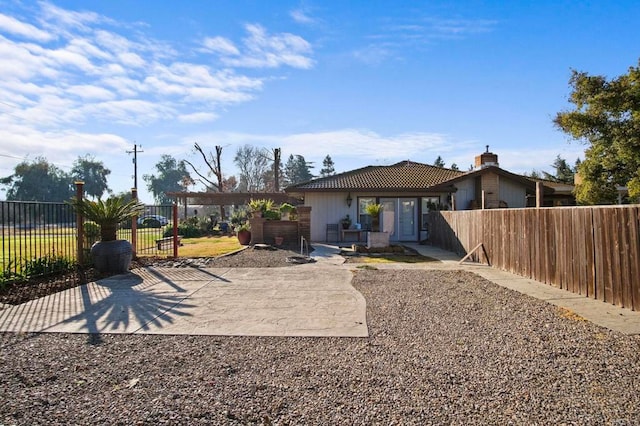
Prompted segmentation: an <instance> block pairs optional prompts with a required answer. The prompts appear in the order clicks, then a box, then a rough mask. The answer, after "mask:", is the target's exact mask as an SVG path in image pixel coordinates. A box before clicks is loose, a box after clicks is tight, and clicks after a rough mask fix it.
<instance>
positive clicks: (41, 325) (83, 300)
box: [0, 271, 210, 344]
mask: <svg viewBox="0 0 640 426" xmlns="http://www.w3.org/2000/svg"><path fill="white" fill-rule="evenodd" d="M155 274H156V275H151V276H150V277H145V278H144V279H143V277H142V276H140V275H138V274H135V273H128V274H124V275H120V276H116V277H110V278H106V279H103V280H99V281H97V282H94V283H89V284H85V285H82V286H79V287H75V288H72V289H69V290H65V291H63V292H60V293H56V294H53V295H50V296H47V297H44V298H41V299H36V300H33V301H30V302H27V303H24V304H22V305H18V306H11V307H5V309H2V310H0V330H2V331H13V332H69V333H88V334H89V338H88V341H89V343H91V344H99V343H101V342H102V338H101V337H100V335H101V334H105V333H106V334H109V333H118V334H120V333H122V334H131V333H137V332H144V331H150V330H158V329H162V328H164V327H167V326H170V325H172V324H174V323H175V322H176V320H177V319H178V318H181V317H189V316H192V314H191V313H189V310H190V309H191V308H193V307H194V305H192V304H189V303H185V299H186V298H187V297H188V296H189V295H190V294H191V293H190V292H189V291H188V290H186V289H184V288H183V287H181V286H180V285H179V284H178V283H176V282H175V281H172V280H170V279H169V278H168V277H161V276H157V275H158V272H157V271H156V272H155ZM159 275H162V274H159ZM207 278H208V279H209V280H210V277H208V276H207ZM150 281H151V282H150ZM169 283H170V284H169Z"/></svg>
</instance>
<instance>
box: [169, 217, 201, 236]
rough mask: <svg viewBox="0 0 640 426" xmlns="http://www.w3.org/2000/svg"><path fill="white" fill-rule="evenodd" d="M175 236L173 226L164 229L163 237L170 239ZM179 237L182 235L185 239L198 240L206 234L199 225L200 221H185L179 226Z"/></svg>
mask: <svg viewBox="0 0 640 426" xmlns="http://www.w3.org/2000/svg"><path fill="white" fill-rule="evenodd" d="M172 235H173V226H172V225H167V226H165V227H164V231H163V233H162V236H163V237H170V236H172ZM178 235H182V236H183V237H184V238H198V237H202V236H203V235H205V232H204V231H203V230H202V228H201V227H200V226H199V225H198V221H197V220H196V221H194V220H191V219H189V220H185V221H182V222H180V223H179V224H178Z"/></svg>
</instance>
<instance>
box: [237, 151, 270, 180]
mask: <svg viewBox="0 0 640 426" xmlns="http://www.w3.org/2000/svg"><path fill="white" fill-rule="evenodd" d="M233 161H234V163H235V164H236V166H237V167H238V169H239V170H240V182H239V184H238V187H239V189H240V191H246V192H258V191H264V189H265V174H266V172H267V170H268V169H269V164H268V163H269V160H268V158H267V156H265V155H264V153H263V152H262V150H260V149H259V148H256V147H253V146H251V145H243V146H241V147H240V148H238V150H237V151H236V156H235V158H234V160H233Z"/></svg>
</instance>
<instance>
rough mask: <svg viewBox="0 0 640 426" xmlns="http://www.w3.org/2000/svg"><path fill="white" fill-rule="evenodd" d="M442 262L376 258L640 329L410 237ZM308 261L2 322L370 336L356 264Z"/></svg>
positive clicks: (219, 272)
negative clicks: (466, 277)
mask: <svg viewBox="0 0 640 426" xmlns="http://www.w3.org/2000/svg"><path fill="white" fill-rule="evenodd" d="M409 246H410V247H412V248H414V249H416V250H417V251H418V252H420V253H421V254H424V255H425V256H429V257H432V258H435V259H438V260H439V262H428V263H419V264H405V263H392V264H376V267H377V268H379V269H412V268H420V269H447V270H467V271H471V272H474V273H476V274H478V275H480V276H482V277H484V278H486V279H488V280H489V281H492V282H494V283H496V284H498V285H501V286H503V287H506V288H509V289H512V290H515V291H518V292H520V293H523V294H526V295H529V296H532V297H536V298H538V299H542V300H545V301H547V302H549V303H552V304H554V305H557V306H561V307H564V308H567V309H570V310H571V311H573V312H574V313H576V314H577V315H580V316H581V317H583V318H585V319H587V320H589V321H591V322H593V323H595V324H598V325H601V326H603V327H607V328H609V329H611V330H615V331H618V332H621V333H625V334H640V312H633V311H631V310H629V309H623V308H619V307H616V306H613V305H610V304H608V303H604V302H600V301H597V300H593V299H589V298H586V297H583V296H580V295H576V294H573V293H569V292H567V291H564V290H560V289H557V288H554V287H552V286H549V285H546V284H542V283H539V282H537V281H533V280H530V279H526V278H523V277H520V276H518V275H514V274H511V273H508V272H504V271H500V270H497V269H493V268H491V267H488V266H484V265H478V264H472V263H464V264H462V265H461V264H459V263H458V262H459V260H460V258H459V257H458V256H456V255H455V254H453V253H450V252H446V251H443V250H440V249H437V248H434V247H430V246H422V245H418V244H409ZM314 248H315V250H314V251H313V252H312V256H313V259H314V260H316V262H315V263H309V264H305V265H298V266H294V267H285V268H206V269H197V268H146V269H140V270H136V272H135V273H129V274H125V275H120V276H116V277H111V278H108V279H104V280H100V281H98V282H95V283H90V284H87V285H83V286H79V287H76V288H73V289H69V290H66V291H63V292H60V293H56V294H53V295H50V296H47V297H43V298H41V299H37V300H33V301H31V302H27V303H24V304H22V305H19V306H9V305H4V306H0V331H12V332H65V333H130V334H194V335H228V336H232V335H233V336H322V337H326V336H344V337H366V336H368V330H367V324H366V302H365V300H364V297H363V296H362V295H361V294H360V293H359V292H357V291H356V290H355V289H354V288H353V287H352V286H351V284H350V283H351V277H352V274H353V272H352V271H353V270H355V269H356V268H357V266H358V265H357V264H344V259H343V258H342V257H341V256H339V255H338V250H339V249H338V248H337V247H334V246H330V245H324V244H314Z"/></svg>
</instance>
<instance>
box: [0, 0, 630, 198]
mask: <svg viewBox="0 0 640 426" xmlns="http://www.w3.org/2000/svg"><path fill="white" fill-rule="evenodd" d="M638 21H640V2H637V1H621V0H618V1H615V2H611V1H590V2H585V1H557V0H556V1H526V2H525V1H508V2H507V1H428V2H427V1H414V2H411V1H399V2H396V1H384V2H383V1H357V2H356V1H352V2H346V1H242V0H233V1H185V2H176V1H172V2H167V1H120V0H110V1H102V2H86V1H55V2H31V1H30V2H23V1H14V0H0V176H7V175H9V174H11V173H12V172H13V168H14V167H15V166H16V165H17V164H18V163H19V162H20V161H21V160H22V159H24V158H27V159H34V158H36V157H38V156H44V157H46V158H47V160H49V161H50V162H53V163H55V164H56V165H58V166H60V167H62V168H63V169H65V170H69V167H70V166H71V164H72V162H73V161H74V160H75V159H76V158H77V157H78V155H85V154H92V155H94V156H95V157H96V158H97V159H98V160H101V161H103V162H104V163H105V165H106V166H107V167H108V168H109V169H111V171H112V174H111V176H110V178H109V183H110V186H111V189H113V190H114V191H116V192H119V191H124V190H128V189H130V188H131V187H132V186H133V179H132V175H133V165H132V162H131V156H130V155H129V154H127V153H126V151H127V150H131V149H132V148H133V144H134V143H136V144H138V145H142V149H143V151H144V152H143V153H141V154H139V157H138V167H139V169H138V174H139V176H142V175H143V174H145V173H154V165H155V164H156V163H157V162H158V161H159V159H160V156H161V155H162V154H171V155H173V156H174V157H176V158H178V159H182V158H186V159H189V160H191V161H192V162H194V163H196V164H202V163H201V162H200V161H199V158H198V157H197V156H196V155H195V154H194V153H193V150H192V148H193V144H194V142H198V143H199V144H200V145H201V146H203V147H205V149H208V150H211V151H213V150H214V146H215V145H221V146H223V147H224V148H223V173H224V174H225V175H231V174H236V173H237V172H236V169H235V166H234V165H233V157H234V155H235V151H236V149H237V148H238V147H239V146H241V145H244V144H250V145H253V146H258V147H267V148H276V147H280V148H281V149H282V153H283V158H285V159H286V158H287V157H288V156H289V154H301V155H303V156H304V157H305V159H306V160H307V161H312V162H314V163H315V164H316V168H315V169H314V170H313V171H314V172H315V173H318V172H319V170H320V168H321V165H322V159H323V158H324V157H325V156H326V155H327V154H329V155H331V157H332V158H333V160H334V162H335V167H336V170H337V171H338V172H341V171H346V170H351V169H354V168H359V167H364V166H367V165H376V164H392V163H395V162H397V161H401V160H406V159H411V160H413V161H419V162H423V163H433V161H434V160H435V158H436V157H437V156H438V155H440V156H442V158H443V159H444V161H445V163H446V164H447V166H449V165H450V164H451V163H456V164H457V165H458V166H459V167H460V168H461V169H466V168H468V166H469V165H470V164H471V163H472V162H473V158H474V156H475V155H476V154H479V153H480V152H482V151H484V149H485V145H490V149H491V151H493V152H495V153H497V154H498V155H499V161H500V165H501V167H503V168H505V169H507V170H510V171H513V172H516V173H522V172H527V171H531V170H532V169H537V170H547V171H551V169H550V166H549V165H550V164H551V163H552V162H553V160H554V159H555V157H556V155H558V154H560V155H561V156H563V157H564V158H566V159H567V160H568V161H570V162H571V163H573V161H575V159H576V158H577V157H579V156H581V155H582V152H583V150H584V146H583V145H581V144H580V143H577V142H570V141H569V139H568V138H567V136H566V135H564V134H563V133H561V132H559V131H558V130H556V129H555V128H554V127H553V124H552V118H553V117H554V116H555V114H556V113H557V112H558V111H561V110H564V109H567V108H569V107H570V105H569V104H568V103H567V96H568V95H569V90H570V89H569V86H568V79H569V77H570V74H571V69H577V70H580V71H587V72H589V73H592V74H603V75H606V76H608V77H615V76H618V75H620V74H623V73H626V72H627V70H628V68H629V67H630V66H636V65H637V64H638V58H639V57H640V50H639V48H638V47H639V46H640V32H639V31H637V22H638ZM138 186H139V189H140V192H141V194H142V199H143V200H144V201H151V196H150V195H149V194H148V192H147V191H146V188H145V183H144V182H143V181H142V179H141V178H140V177H139V182H138ZM193 189H196V190H197V189H199V188H197V187H196V188H193ZM0 197H4V193H3V192H0Z"/></svg>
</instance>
